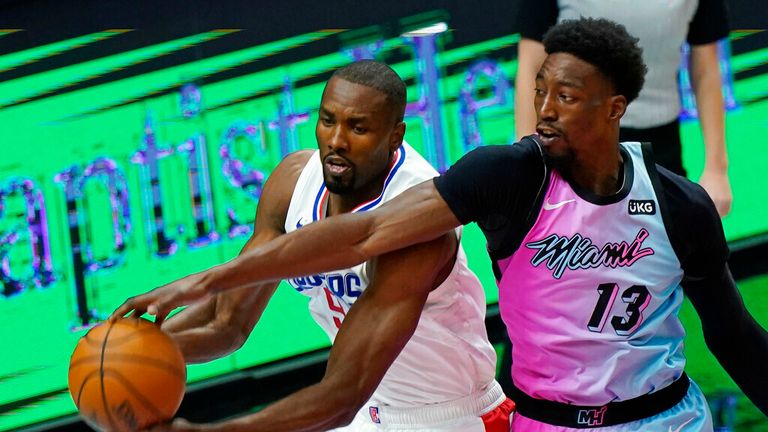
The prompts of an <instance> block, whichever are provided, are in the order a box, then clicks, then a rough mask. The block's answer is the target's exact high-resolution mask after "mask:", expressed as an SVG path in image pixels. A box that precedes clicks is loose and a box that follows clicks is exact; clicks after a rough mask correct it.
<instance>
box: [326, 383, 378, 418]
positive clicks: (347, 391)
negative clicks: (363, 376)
mask: <svg viewBox="0 0 768 432" xmlns="http://www.w3.org/2000/svg"><path fill="white" fill-rule="evenodd" d="M334 381H338V380H330V379H324V380H323V381H321V382H320V385H321V386H323V387H324V388H325V391H324V392H323V393H325V394H326V395H328V398H327V399H326V400H328V401H329V402H330V405H331V406H334V407H338V408H337V410H336V413H335V415H334V417H333V419H331V421H330V422H329V423H328V424H326V425H325V426H326V427H328V428H331V429H333V428H339V427H344V426H347V425H349V424H350V423H352V421H353V420H354V419H355V416H356V415H357V413H358V412H359V411H360V409H361V408H362V407H363V405H365V403H366V402H367V401H368V399H369V398H370V397H371V393H372V392H366V391H365V390H364V389H363V388H361V387H359V386H358V385H357V383H350V382H344V383H342V382H334Z"/></svg>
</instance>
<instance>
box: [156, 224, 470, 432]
mask: <svg viewBox="0 0 768 432" xmlns="http://www.w3.org/2000/svg"><path fill="white" fill-rule="evenodd" d="M457 243H458V242H457V240H456V238H455V235H454V234H453V233H450V234H446V235H443V236H441V237H440V238H438V239H435V240H433V241H431V242H428V243H422V244H418V245H415V246H412V247H410V248H407V249H404V250H400V251H396V252H393V253H390V254H387V255H384V256H381V257H380V258H378V260H377V262H376V263H375V264H374V270H373V277H372V278H371V280H372V281H373V282H372V284H371V285H370V286H369V287H368V288H367V289H366V290H365V292H364V293H363V295H362V296H360V298H359V299H358V300H357V302H355V304H354V305H353V306H352V308H351V309H350V311H349V313H348V314H347V316H346V318H345V319H344V323H343V324H342V326H341V329H340V330H339V333H338V335H337V336H336V340H335V342H334V344H333V348H332V349H331V353H330V357H329V359H328V367H327V369H326V372H325V376H324V377H323V379H322V380H321V381H320V382H319V383H317V384H314V385H312V386H309V387H307V388H305V389H303V390H301V391H299V392H296V393H294V394H292V395H290V396H288V397H286V398H284V399H282V400H280V401H278V402H276V403H274V404H272V405H270V406H269V407H267V408H265V409H264V410H262V411H260V412H258V413H255V414H251V415H248V416H244V417H239V418H235V419H232V420H228V421H224V422H221V423H217V424H208V425H193V424H190V423H188V422H185V421H183V420H177V421H176V422H174V423H173V424H172V425H162V426H159V427H158V428H157V430H153V432H159V431H175V432H182V431H201V430H205V431H228V432H238V431H250V432H258V431H270V432H272V431H303V432H307V431H325V430H328V429H332V428H336V427H340V426H343V425H345V424H348V423H349V422H350V421H352V419H353V418H354V416H355V414H356V413H357V411H358V410H359V409H360V407H361V406H362V405H363V404H364V403H365V402H366V401H367V400H368V399H369V398H370V396H371V394H372V393H373V391H374V390H375V389H376V387H378V385H379V383H380V382H381V380H382V378H383V377H384V374H385V373H386V371H387V369H388V368H389V366H390V365H391V364H392V362H394V360H395V358H396V357H397V356H398V354H399V353H400V351H401V350H402V349H403V347H404V346H405V344H406V343H407V342H408V340H409V339H410V337H411V335H412V334H413V332H414V331H415V329H416V326H417V324H418V322H419V317H420V316H421V311H422V308H423V307H424V303H425V301H426V299H427V296H428V295H429V292H430V291H431V290H432V289H433V287H436V286H438V285H439V284H440V283H441V282H442V280H443V279H444V278H445V276H446V275H447V274H448V273H449V272H450V269H451V267H452V264H453V260H454V257H455V253H456V248H457ZM371 341H375V343H373V342H371ZM328 407H333V408H332V409H329V408H328Z"/></svg>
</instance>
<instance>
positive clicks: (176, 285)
mask: <svg viewBox="0 0 768 432" xmlns="http://www.w3.org/2000/svg"><path fill="white" fill-rule="evenodd" d="M204 276H205V272H202V273H195V274H192V275H189V276H187V277H185V278H182V279H179V280H177V281H175V282H171V283H169V284H168V285H163V286H161V287H158V288H155V289H153V290H152V291H149V292H147V293H145V294H141V295H138V296H135V297H131V298H129V299H128V300H126V301H125V303H123V304H122V305H120V306H119V307H118V308H117V309H115V311H114V312H112V315H110V317H109V320H110V321H114V320H117V319H119V318H122V317H124V316H126V315H127V314H128V313H132V315H133V316H137V317H138V316H141V315H143V314H144V313H148V314H149V315H154V317H155V323H157V324H162V322H163V321H164V320H165V318H166V317H167V316H168V314H170V313H171V311H173V310H174V309H175V308H177V307H179V306H185V305H188V304H190V303H192V302H194V301H196V300H199V299H201V298H203V297H205V296H206V295H208V292H207V290H206V289H205V286H204V284H203V279H204Z"/></svg>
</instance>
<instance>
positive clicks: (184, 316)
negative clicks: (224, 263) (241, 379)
mask: <svg viewBox="0 0 768 432" xmlns="http://www.w3.org/2000/svg"><path fill="white" fill-rule="evenodd" d="M216 300H217V297H216V296H214V297H211V298H209V299H207V300H205V301H203V302H200V303H195V304H193V305H190V306H188V307H187V308H185V309H184V310H182V311H181V312H179V313H177V314H176V315H174V316H172V317H171V318H169V319H168V320H167V321H165V322H163V325H162V329H163V331H165V332H166V333H167V334H168V335H169V336H171V338H173V340H174V341H175V342H176V344H177V345H178V346H179V348H180V349H181V352H182V354H183V355H184V360H185V361H186V362H187V363H202V362H207V361H211V360H213V359H216V358H218V357H221V356H223V355H225V354H227V353H228V352H230V351H231V349H230V346H229V345H230V341H229V338H228V337H225V336H226V335H223V334H221V332H219V331H216V330H215V329H214V328H213V327H212V326H211V324H212V323H213V322H214V320H215V318H216V313H215V311H216Z"/></svg>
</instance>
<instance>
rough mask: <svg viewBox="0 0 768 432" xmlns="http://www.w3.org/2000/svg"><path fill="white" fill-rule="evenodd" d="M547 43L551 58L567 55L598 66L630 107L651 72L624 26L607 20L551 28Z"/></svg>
mask: <svg viewBox="0 0 768 432" xmlns="http://www.w3.org/2000/svg"><path fill="white" fill-rule="evenodd" d="M543 42H544V50H545V51H546V52H547V54H554V53H558V52H562V53H567V54H571V55H573V56H576V57H578V58H580V59H581V60H584V61H585V62H587V63H589V64H591V65H593V66H595V67H596V68H597V69H598V70H599V71H600V72H601V73H602V74H603V75H605V76H606V77H607V78H608V79H609V80H611V82H612V83H613V88H614V90H615V91H616V94H620V95H624V97H626V98H627V103H629V102H632V101H633V100H634V99H635V98H636V97H637V95H638V94H639V93H640V89H642V88H643V83H644V82H645V73H646V72H648V68H647V67H646V66H645V63H643V56H642V54H643V49H642V48H640V47H639V46H638V44H637V42H638V39H637V38H636V37H633V36H632V35H630V34H629V32H627V29H626V27H624V26H623V25H621V24H617V23H615V22H613V21H610V20H607V19H603V18H583V17H582V18H580V19H573V20H565V21H562V22H561V23H559V24H557V25H555V26H553V27H552V28H550V29H549V30H548V31H547V33H545V34H544V40H543Z"/></svg>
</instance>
